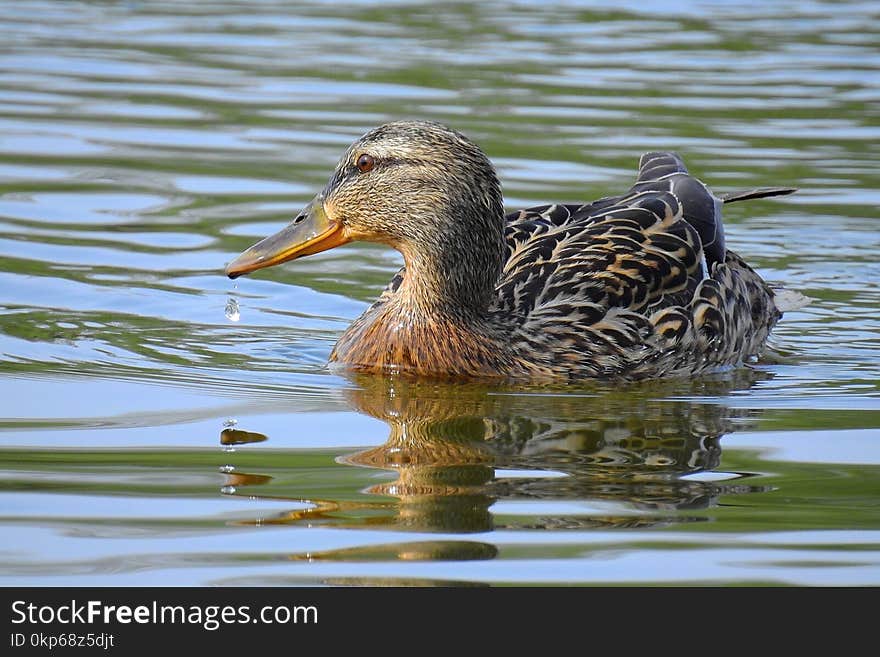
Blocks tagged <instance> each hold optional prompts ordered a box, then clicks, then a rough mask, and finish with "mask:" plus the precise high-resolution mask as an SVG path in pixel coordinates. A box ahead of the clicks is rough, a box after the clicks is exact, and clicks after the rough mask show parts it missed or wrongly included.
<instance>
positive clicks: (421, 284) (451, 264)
mask: <svg viewBox="0 0 880 657" xmlns="http://www.w3.org/2000/svg"><path fill="white" fill-rule="evenodd" d="M398 248H399V250H400V251H401V253H402V254H403V259H404V262H405V263H406V273H405V274H404V279H403V282H402V283H401V285H400V289H399V290H398V293H397V294H396V295H395V297H394V302H395V303H396V305H397V306H398V307H399V309H400V311H402V312H408V313H412V314H413V315H414V316H420V317H423V318H425V319H428V320H433V319H439V318H453V319H458V320H459V321H463V322H467V321H480V320H483V319H485V318H486V312H487V310H488V307H489V304H490V303H491V301H492V299H493V298H494V294H495V286H496V284H497V283H498V278H499V276H500V275H501V269H502V267H503V264H504V256H505V251H506V247H505V245H504V238H503V233H502V230H501V228H500V227H499V229H498V230H497V231H480V232H478V233H474V234H470V235H468V234H465V235H461V236H460V237H458V238H457V239H446V240H444V241H443V242H442V243H422V244H419V245H418V246H413V247H409V246H407V245H400V246H399V247H398Z"/></svg>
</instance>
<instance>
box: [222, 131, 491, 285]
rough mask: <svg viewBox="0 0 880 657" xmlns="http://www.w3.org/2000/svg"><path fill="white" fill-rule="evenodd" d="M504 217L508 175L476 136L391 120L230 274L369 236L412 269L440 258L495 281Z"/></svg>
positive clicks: (442, 264) (442, 265) (445, 266)
mask: <svg viewBox="0 0 880 657" xmlns="http://www.w3.org/2000/svg"><path fill="white" fill-rule="evenodd" d="M503 217H504V209H503V201H502V197H501V190H500V185H499V183H498V178H497V176H496V175H495V171H494V168H493V167H492V164H491V163H490V162H489V159H488V158H487V157H486V155H485V154H484V153H483V152H482V151H481V150H480V149H479V148H478V147H477V146H476V145H475V144H474V143H473V142H471V141H470V140H469V139H467V138H466V137H464V136H463V135H461V134H459V133H458V132H456V131H455V130H452V129H451V128H448V127H446V126H443V125H440V124H438V123H430V122H424V121H398V122H394V123H388V124H386V125H383V126H380V127H378V128H375V129H374V130H371V131H370V132H368V133H367V134H365V135H364V136H363V137H361V138H360V139H358V140H357V141H356V142H355V143H354V144H352V145H351V146H350V147H349V148H348V150H347V151H346V152H345V154H344V155H343V156H342V159H341V160H340V161H339V164H338V165H337V166H336V169H335V171H334V172H333V175H332V176H331V177H330V180H329V182H328V183H327V186H326V187H325V188H324V190H323V191H322V192H321V193H320V194H318V195H317V196H316V197H315V198H314V199H313V200H312V201H311V203H309V204H308V205H307V206H306V207H305V208H304V209H303V210H302V212H300V214H298V215H297V216H296V218H294V220H293V221H292V222H291V223H290V224H288V225H287V226H286V227H285V228H283V229H282V230H281V231H279V232H278V233H276V234H274V235H271V236H269V237H267V238H265V239H264V240H262V241H260V242H258V243H257V244H255V245H254V246H252V247H250V248H249V249H248V250H247V251H245V252H244V253H242V254H241V255H240V256H238V257H237V258H236V259H235V260H233V261H232V262H231V263H229V265H228V266H227V267H226V274H227V275H228V276H229V277H230V278H235V277H237V276H241V275H242V274H247V273H250V272H252V271H256V270H257V269H262V268H264V267H270V266H272V265H277V264H279V263H282V262H287V261H288V260H293V259H294V258H299V257H300V256H304V255H310V254H313V253H318V252H320V251H325V250H327V249H331V248H333V247H336V246H339V245H341V244H345V243H346V242H350V241H352V240H365V241H369V242H381V243H384V244H388V245H390V246H393V247H394V248H396V249H398V250H399V251H400V252H401V253H403V255H404V258H405V260H406V263H407V268H408V270H409V271H412V270H414V269H419V267H420V266H422V268H424V269H427V268H428V265H426V264H424V263H430V266H431V267H433V268H435V269H440V270H443V271H444V272H445V273H444V276H450V275H451V276H453V277H458V276H459V275H460V273H459V272H458V271H457V270H461V269H462V268H466V269H468V270H470V269H472V268H475V267H480V268H482V269H483V274H482V275H483V276H484V277H488V278H492V280H495V278H497V275H498V271H499V270H500V269H499V268H500V263H501V257H500V253H501V252H502V251H503V248H504V246H503ZM475 251H476V252H478V253H484V254H485V253H487V252H488V253H489V255H490V258H489V259H490V260H491V261H492V264H490V265H489V269H490V270H493V271H489V272H485V269H486V264H485V263H484V262H473V261H474V257H473V255H474V252H475ZM477 260H479V258H478V259H477ZM496 260H497V263H495V261H496ZM450 270H451V271H450Z"/></svg>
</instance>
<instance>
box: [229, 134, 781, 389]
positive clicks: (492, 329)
mask: <svg viewBox="0 0 880 657" xmlns="http://www.w3.org/2000/svg"><path fill="white" fill-rule="evenodd" d="M428 155H433V156H434V158H435V159H436V158H437V157H438V155H439V156H440V159H441V164H442V165H443V166H436V165H435V162H434V161H433V160H432V159H431V158H430V157H428ZM364 157H369V160H364V159H363V158H364ZM365 162H366V163H367V164H368V165H369V166H368V167H366V166H365V167H363V168H364V169H366V171H364V170H362V167H360V164H364V163H365ZM352 164H353V166H354V170H352ZM381 167H384V171H385V177H386V179H384V180H383V179H382V178H380V177H379V176H380V175H381V172H382V170H383V169H382V168H381ZM402 174H406V175H402ZM370 176H373V178H372V180H370V178H369V177H370ZM385 185H387V186H388V192H389V193H387V194H382V193H379V192H381V191H382V189H383V188H384V187H385ZM377 190H378V191H377ZM789 191H792V190H786V189H778V188H777V189H765V190H756V191H754V192H749V193H746V194H742V195H738V196H736V197H731V198H728V199H726V200H738V199H739V198H753V197H759V196H770V195H775V194H782V193H788V192H789ZM391 192H393V194H392V193H391ZM370 194H372V195H373V198H370ZM371 201H372V202H371ZM316 204H320V208H318V210H317V211H316V209H315V206H316ZM721 205H722V200H721V199H718V198H716V197H715V196H713V195H712V194H711V192H709V190H708V189H707V188H706V187H705V186H704V185H703V184H702V183H701V182H699V181H698V180H696V179H695V178H693V177H692V176H690V175H689V174H688V173H687V169H686V168H685V166H684V164H683V163H682V161H681V160H680V159H679V158H678V157H677V156H676V155H674V154H671V153H648V154H646V155H645V156H643V157H642V160H641V162H640V165H639V174H638V177H637V180H636V184H635V185H634V186H633V187H632V189H630V190H629V192H627V193H626V194H624V195H622V196H618V197H608V198H603V199H600V200H598V201H594V202H593V203H589V204H587V205H580V206H578V205H563V204H557V205H549V206H541V207H536V208H531V209H528V210H521V211H519V212H515V213H512V214H508V215H506V216H505V215H504V213H503V205H502V202H501V195H500V189H499V186H498V182H497V179H496V178H495V175H494V171H493V170H492V167H491V164H489V162H488V160H487V159H486V158H485V156H484V155H483V154H482V152H481V151H479V149H478V148H477V147H476V146H474V145H473V144H472V143H471V142H469V141H468V140H466V139H465V138H464V137H462V136H461V135H459V134H458V133H456V132H454V131H452V130H449V129H448V128H445V127H443V126H439V125H437V124H430V123H421V122H400V123H394V124H388V125H386V126H382V127H380V128H377V129H376V130H374V131H372V132H370V133H368V134H367V135H365V136H364V137H363V138H362V139H361V140H359V141H358V142H356V143H355V144H354V145H353V146H352V147H351V148H350V149H349V151H348V153H346V156H345V157H343V159H342V161H341V162H340V166H339V167H338V168H337V171H336V174H335V176H334V178H333V179H331V182H330V184H328V187H327V189H325V191H324V192H323V194H322V195H320V196H319V197H318V198H317V199H316V200H315V201H314V202H313V203H312V205H311V206H309V209H308V210H309V211H308V212H307V213H305V214H304V215H301V216H300V217H299V218H298V220H295V222H294V224H292V225H291V227H289V228H288V229H286V230H285V231H282V233H279V235H277V236H273V237H272V238H267V240H264V241H263V242H261V243H260V244H258V245H255V246H254V247H252V249H251V250H249V251H248V252H246V253H245V254H243V255H242V256H241V257H240V258H239V259H238V260H237V261H236V262H234V263H232V264H231V265H230V266H229V268H227V273H229V275H231V276H235V275H239V274H240V273H247V272H248V271H252V270H253V269H256V268H259V267H261V266H268V265H271V264H275V263H276V262H280V261H283V260H287V259H291V258H293V257H297V256H298V255H304V254H307V253H314V252H316V251H317V250H323V248H329V247H331V246H335V245H336V244H339V243H342V242H345V241H348V240H350V239H358V238H360V239H372V240H374V241H380V242H384V243H388V244H391V245H393V246H395V247H396V248H398V250H400V251H401V252H402V253H403V255H404V260H405V263H406V264H405V266H404V267H403V268H402V269H401V270H400V272H399V273H398V274H397V275H396V276H395V277H394V279H393V280H392V281H391V283H390V284H389V285H388V287H387V288H386V289H385V291H384V292H383V293H382V295H381V296H380V297H379V299H378V300H377V301H376V302H375V303H374V304H373V305H372V306H371V307H370V308H369V309H368V310H367V311H366V312H365V313H364V314H363V315H361V317H360V318H358V319H357V320H356V321H355V322H354V323H353V324H352V325H351V327H350V328H349V329H348V330H347V331H346V332H345V333H344V334H343V335H342V336H341V338H340V339H339V341H338V343H337V345H336V347H335V348H334V350H333V353H332V354H331V356H330V360H331V361H332V362H335V363H338V364H339V365H341V366H344V367H346V368H350V369H354V370H359V371H374V372H387V371H400V372H405V373H410V374H414V375H422V376H432V377H462V378H504V379H515V380H558V379H581V378H606V379H620V380H636V379H644V378H653V377H661V376H683V375H688V374H695V373H700V372H707V371H711V370H715V369H718V368H721V367H725V366H734V365H739V364H741V363H742V362H743V361H744V360H746V359H747V358H749V357H751V356H753V355H756V354H758V353H760V351H761V350H762V348H763V346H764V343H765V342H766V339H767V336H768V334H769V332H770V330H771V329H772V328H773V326H774V324H775V323H776V321H777V320H778V319H779V317H780V316H781V313H780V311H779V309H778V308H777V306H776V304H775V303H774V293H773V291H772V290H771V289H770V287H769V286H768V285H767V284H766V283H765V282H764V281H763V280H762V279H761V278H760V276H758V274H756V273H755V272H754V271H753V270H752V269H751V268H750V267H749V266H748V265H746V264H745V263H744V262H743V261H742V259H741V258H740V257H739V256H737V255H736V254H734V253H733V252H732V251H729V250H727V249H726V247H725V244H724V231H723V226H722V222H721ZM316 212H317V215H316ZM303 218H307V219H309V223H310V224H314V223H315V222H317V225H318V229H317V231H316V229H315V228H314V226H311V227H308V228H307V229H297V228H296V224H297V223H300V222H302V220H303ZM328 226H329V228H328ZM322 229H323V230H322ZM294 230H300V231H303V230H308V231H309V232H308V235H307V236H306V238H305V239H299V240H296V239H291V236H290V234H289V233H290V232H292V231H294ZM315 232H317V233H318V234H317V236H315V235H314V233H315ZM281 238H283V239H281ZM279 242H280V243H281V246H279ZM322 242H323V243H326V244H328V245H329V246H326V245H325V244H322ZM322 246H323V248H320V247H322ZM281 247H284V248H281Z"/></svg>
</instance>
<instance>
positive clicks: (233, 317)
mask: <svg viewBox="0 0 880 657" xmlns="http://www.w3.org/2000/svg"><path fill="white" fill-rule="evenodd" d="M226 319H228V320H229V321H230V322H237V321H238V320H240V319H241V311H240V310H239V307H238V299H236V298H235V297H232V296H230V297H229V298H228V299H227V300H226Z"/></svg>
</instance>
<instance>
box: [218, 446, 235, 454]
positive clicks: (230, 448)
mask: <svg viewBox="0 0 880 657" xmlns="http://www.w3.org/2000/svg"><path fill="white" fill-rule="evenodd" d="M221 449H222V450H223V451H224V452H227V453H228V452H234V451H235V447H234V446H233V445H223V447H221Z"/></svg>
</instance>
